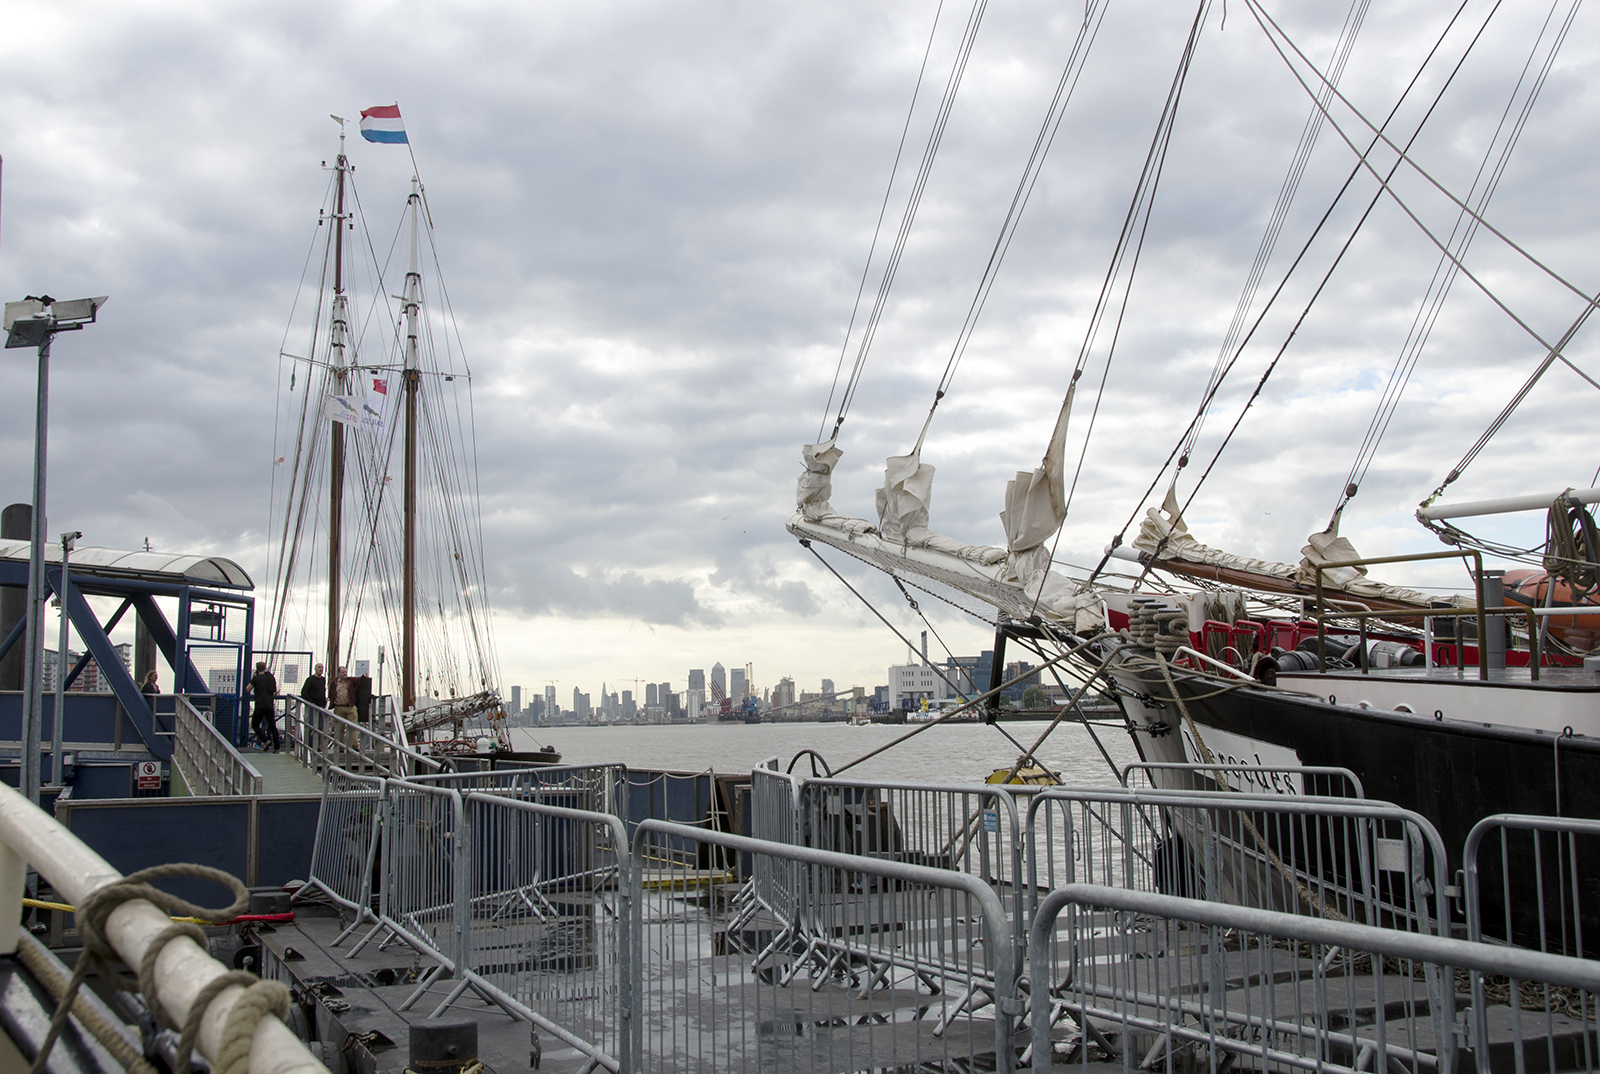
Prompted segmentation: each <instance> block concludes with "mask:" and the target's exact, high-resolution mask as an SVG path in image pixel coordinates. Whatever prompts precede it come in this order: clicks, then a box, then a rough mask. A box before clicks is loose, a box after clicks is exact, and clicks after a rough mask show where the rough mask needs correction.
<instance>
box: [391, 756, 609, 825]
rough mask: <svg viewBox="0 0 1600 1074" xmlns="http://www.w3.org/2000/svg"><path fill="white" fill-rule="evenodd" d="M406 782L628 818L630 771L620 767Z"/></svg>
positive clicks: (548, 768)
mask: <svg viewBox="0 0 1600 1074" xmlns="http://www.w3.org/2000/svg"><path fill="white" fill-rule="evenodd" d="M406 778H407V779H408V780H410V781H411V782H413V783H422V784H426V785H429V786H435V787H449V788H451V789H453V790H456V791H459V792H461V793H462V794H467V793H470V792H472V791H481V792H484V793H490V794H510V795H513V796H519V795H532V796H533V798H534V800H535V801H540V802H544V803H545V804H547V805H560V806H566V807H567V808H569V809H583V810H587V811H589V812H591V813H609V814H612V815H613V816H618V817H625V816H627V810H628V768H627V766H626V765H621V764H600V765H515V766H512V767H507V768H498V769H495V770H493V771H486V772H437V773H428V774H425V775H418V776H407V777H406Z"/></svg>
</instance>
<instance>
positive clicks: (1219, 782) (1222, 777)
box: [1118, 761, 1367, 798]
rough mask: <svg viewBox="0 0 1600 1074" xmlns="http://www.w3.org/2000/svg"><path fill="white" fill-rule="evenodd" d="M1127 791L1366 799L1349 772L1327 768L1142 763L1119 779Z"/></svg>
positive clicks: (1359, 785)
mask: <svg viewBox="0 0 1600 1074" xmlns="http://www.w3.org/2000/svg"><path fill="white" fill-rule="evenodd" d="M1118 778H1119V781H1120V782H1121V783H1122V785H1123V786H1124V787H1130V788H1138V789H1145V788H1150V789H1156V790H1168V791H1217V790H1231V791H1242V792H1246V793H1251V794H1303V795H1315V796H1317V797H1321V798H1365V797H1366V796H1367V795H1366V790H1365V788H1363V787H1362V786H1361V779H1360V777H1359V776H1357V775H1356V774H1355V773H1354V772H1352V771H1350V769H1348V768H1335V767H1329V766H1326V765H1263V764H1176V763H1170V762H1155V761H1140V762H1138V763H1135V764H1130V765H1129V766H1128V767H1126V768H1124V769H1123V770H1122V772H1121V774H1120V776H1119V777H1118Z"/></svg>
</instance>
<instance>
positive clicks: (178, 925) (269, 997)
mask: <svg viewBox="0 0 1600 1074" xmlns="http://www.w3.org/2000/svg"><path fill="white" fill-rule="evenodd" d="M180 876H181V877H191V878H194V879H198V880H209V881H211V882H212V883H214V884H219V885H221V886H223V887H225V888H227V889H229V890H230V891H231V892H233V894H234V901H233V903H232V904H231V905H229V906H226V907H223V908H222V909H218V910H210V909H207V908H205V907H203V906H196V905H194V904H193V903H191V902H189V901H187V900H185V899H180V898H179V897H178V896H176V895H170V894H168V893H167V892H165V891H161V890H160V889H158V888H155V887H152V886H151V885H150V881H153V880H166V879H169V878H171V877H180ZM132 899H144V900H145V901H147V902H150V903H152V904H154V905H155V906H157V907H159V908H160V909H161V910H163V911H165V912H166V913H167V914H169V915H173V916H177V917H193V918H197V919H199V920H201V921H204V922H208V923H211V924H215V923H218V922H222V921H227V920H228V919H230V918H234V917H238V916H239V915H240V914H242V913H244V912H245V911H246V910H248V909H249V908H250V893H249V892H248V891H246V890H245V886H244V884H242V883H241V882H240V881H239V879H238V878H237V877H235V876H233V875H231V874H229V873H225V872H223V871H222V870H221V869H213V868H210V867H209V866H205V865H189V864H173V865H157V866H154V867H152V868H149V869H140V870H139V871H138V872H135V873H130V874H128V875H127V876H125V877H123V878H122V879H121V880H119V881H117V882H115V883H113V884H107V885H106V886H105V887H103V888H100V889H99V890H97V891H94V892H92V893H91V894H90V895H89V897H88V898H86V899H84V900H83V905H82V906H81V907H79V909H78V914H77V916H78V932H79V934H80V935H81V936H82V937H83V954H82V956H80V957H79V959H78V963H77V966H76V967H74V969H73V971H72V979H71V980H70V981H68V982H67V987H66V991H65V992H63V993H62V995H61V997H60V1002H59V1003H58V1004H57V1006H56V1012H55V1015H54V1016H53V1017H52V1018H51V1019H50V1032H49V1033H48V1034H47V1035H46V1036H45V1039H44V1044H43V1046H42V1047H40V1049H39V1055H38V1057H37V1058H35V1059H34V1061H33V1067H32V1070H31V1072H30V1074H43V1071H44V1069H45V1066H46V1064H47V1063H48V1062H49V1059H50V1052H51V1049H52V1048H54V1047H55V1042H56V1040H57V1038H59V1037H60V1036H61V1031H62V1029H63V1028H65V1026H66V1023H67V1016H68V1014H69V1013H70V1012H71V1011H72V1009H73V1003H74V1001H75V1000H76V998H77V995H78V989H79V988H81V987H82V985H83V982H84V980H85V979H86V978H87V977H88V976H89V974H90V972H91V971H93V972H97V973H99V974H100V976H101V977H102V978H104V979H105V980H106V981H108V982H110V983H111V984H112V985H114V986H115V987H117V988H120V989H122V990H123V991H126V992H138V993H139V995H140V996H141V997H142V998H143V999H144V1003H145V1006H146V1007H148V1008H149V1010H150V1014H151V1016H152V1017H153V1018H155V1019H156V1020H157V1021H158V1022H161V1023H163V1024H165V1025H166V1026H168V1027H169V1028H172V1029H175V1030H177V1031H178V1033H179V1037H178V1054H177V1068H178V1071H179V1074H188V1071H189V1069H190V1067H189V1057H190V1054H191V1053H192V1052H193V1050H194V1044H195V1040H196V1039H197V1038H198V1037H199V1035H200V1025H201V1023H202V1022H203V1021H204V1020H205V1015H206V1011H207V1010H208V1009H209V1008H210V1006H211V1004H212V1002H213V1001H214V1000H215V999H216V998H217V997H218V996H219V995H221V994H222V992H223V991H224V990H225V989H227V988H230V987H232V986H234V985H240V986H242V987H243V988H244V990H245V992H244V995H243V996H240V997H239V999H238V1001H237V1002H235V1003H234V1005H233V1008H232V1009H231V1010H230V1011H229V1012H228V1017H227V1021H226V1022H225V1023H224V1025H223V1030H222V1046H221V1048H220V1049H219V1051H218V1054H217V1055H216V1056H215V1057H213V1058H214V1060H215V1061H214V1062H213V1064H212V1069H214V1070H215V1071H216V1072H217V1074H248V1071H249V1069H250V1045H251V1042H252V1040H253V1039H254V1038H255V1031H256V1026H257V1025H258V1024H259V1023H260V1021H261V1019H262V1018H263V1017H264V1016H265V1015H267V1014H274V1015H276V1016H277V1017H279V1018H284V1017H286V1016H287V1015H288V1013H289V999H290V996H289V989H288V987H287V986H286V985H284V984H282V983H281V982H279V981H263V980H261V979H260V978H258V977H257V976H256V975H255V974H253V973H244V972H242V971H236V972H231V973H225V974H223V975H221V976H220V977H217V978H216V979H214V980H212V981H210V982H209V983H207V984H206V985H205V987H203V988H201V989H200V992H199V994H198V995H196V996H195V998H194V1002H193V1003H191V1004H190V1005H189V1015H188V1017H187V1018H185V1019H184V1020H183V1025H182V1026H179V1025H177V1023H176V1022H175V1021H174V1020H173V1019H172V1018H171V1017H170V1016H169V1015H168V1014H167V1011H166V1008H165V1007H163V1006H162V1004H161V1000H160V997H159V996H158V995H157V994H156V982H155V967H156V960H157V959H158V958H159V957H160V956H161V952H162V951H163V950H164V949H165V948H166V946H167V944H168V943H170V942H172V941H173V940H175V939H177V938H178V937H180V936H187V937H188V938H189V939H191V940H193V941H194V942H195V943H196V944H198V945H199V946H200V948H201V949H202V950H204V949H205V947H206V934H205V933H204V932H203V931H201V929H200V927H199V926H198V925H196V924H193V923H192V922H188V921H178V922H174V923H173V924H171V925H169V926H167V927H166V928H164V929H162V930H161V931H160V932H158V933H156V935H155V937H154V938H153V939H152V940H151V941H150V943H149V945H148V946H147V947H146V948H145V951H144V955H143V957H142V958H141V959H140V960H139V968H138V974H137V976H136V977H134V978H129V977H126V976H124V975H123V974H121V973H118V972H117V971H115V970H114V969H112V968H111V965H110V964H109V960H112V959H116V958H118V957H119V956H118V955H117V952H116V951H115V950H114V949H113V948H112V947H111V945H110V944H109V943H107V942H106V938H105V928H106V921H107V920H108V919H109V918H110V917H111V914H112V912H113V911H114V910H116V909H117V908H118V907H119V906H121V905H122V904H123V903H125V902H128V901H129V900H132Z"/></svg>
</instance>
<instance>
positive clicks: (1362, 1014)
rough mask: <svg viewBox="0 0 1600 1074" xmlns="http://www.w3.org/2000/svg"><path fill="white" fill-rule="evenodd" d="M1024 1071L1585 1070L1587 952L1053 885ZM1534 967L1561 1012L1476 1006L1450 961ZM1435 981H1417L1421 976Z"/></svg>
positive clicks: (1034, 951)
mask: <svg viewBox="0 0 1600 1074" xmlns="http://www.w3.org/2000/svg"><path fill="white" fill-rule="evenodd" d="M1028 956H1029V961H1028V967H1029V974H1030V978H1031V983H1032V987H1031V989H1030V992H1029V1006H1030V1012H1029V1013H1030V1017H1029V1023H1030V1026H1031V1029H1032V1034H1031V1039H1032V1042H1033V1043H1032V1045H1031V1053H1032V1054H1031V1055H1030V1056H1029V1057H1028V1058H1029V1059H1030V1060H1031V1062H1032V1069H1033V1071H1034V1072H1035V1074H1042V1072H1047V1071H1049V1070H1051V1069H1052V1060H1053V1059H1054V1058H1055V1056H1054V1054H1053V1053H1055V1052H1056V1051H1057V1050H1058V1049H1060V1050H1063V1051H1065V1052H1066V1053H1067V1055H1068V1057H1070V1060H1071V1062H1073V1063H1077V1062H1088V1061H1089V1060H1090V1058H1091V1057H1093V1058H1095V1059H1102V1060H1109V1061H1113V1062H1115V1061H1119V1060H1120V1062H1121V1063H1122V1065H1123V1069H1128V1068H1129V1067H1132V1066H1138V1067H1140V1068H1142V1069H1156V1068H1158V1066H1164V1067H1165V1068H1166V1069H1169V1070H1171V1069H1176V1068H1178V1067H1179V1066H1184V1067H1189V1066H1192V1067H1193V1068H1194V1069H1199V1070H1205V1069H1211V1070H1225V1069H1228V1068H1230V1067H1234V1068H1244V1069H1266V1070H1307V1071H1310V1070H1315V1071H1332V1072H1340V1074H1355V1072H1357V1071H1392V1072H1396V1074H1400V1072H1408V1074H1422V1072H1424V1071H1427V1072H1430V1074H1432V1072H1438V1074H1448V1072H1451V1071H1454V1070H1456V1069H1458V1067H1459V1066H1462V1065H1465V1066H1467V1067H1469V1068H1470V1067H1472V1066H1475V1067H1476V1069H1477V1070H1478V1071H1480V1072H1481V1074H1490V1071H1491V1070H1495V1071H1509V1070H1516V1071H1518V1072H1521V1071H1533V1070H1574V1069H1576V1070H1593V1069H1594V1068H1595V1063H1596V1060H1595V1055H1596V1051H1595V1043H1596V1042H1595V1026H1596V1022H1595V1020H1594V1012H1595V993H1596V991H1597V990H1600V963H1597V962H1594V961H1590V960H1585V959H1576V958H1569V957H1563V956H1559V955H1551V954H1545V953H1541V952H1535V951H1524V950H1516V949H1511V948H1504V947H1495V946H1492V945H1489V944H1481V943H1472V942H1470V941H1467V940H1457V939H1450V938H1446V937H1440V936H1433V935H1428V934H1423V933H1417V932H1408V931H1403V930H1396V929H1387V928H1377V927H1373V926H1370V925H1364V924H1357V923H1354V922H1347V921H1336V920H1330V919H1327V918H1318V917H1310V916H1306V915H1303V914H1288V913H1282V912H1278V911H1273V910H1265V909H1260V908H1254V907H1241V906H1234V905H1227V904H1222V903H1217V902H1211V901H1206V900H1200V899H1189V898H1182V897H1179V896H1175V895H1166V894H1161V893H1156V892H1146V891H1133V890H1129V889H1126V888H1112V887H1106V886H1101V885H1094V884H1069V885H1065V886H1062V887H1060V888H1057V889H1056V890H1054V891H1051V892H1050V893H1049V894H1048V895H1046V896H1045V897H1044V898H1043V899H1042V900H1041V901H1040V905H1039V908H1038V911H1037V913H1036V914H1035V915H1034V918H1033V922H1032V925H1031V927H1030V929H1029V935H1028ZM1484 977H1494V978H1501V979H1512V980H1521V981H1524V982H1539V983H1540V984H1542V985H1546V986H1549V987H1550V988H1553V989H1556V990H1559V991H1561V992H1562V993H1563V994H1564V995H1566V996H1568V997H1570V998H1571V1002H1572V1003H1573V1005H1574V1013H1573V1014H1572V1015H1570V1016H1558V1015H1556V1014H1555V1013H1554V1012H1553V1011H1550V1010H1539V1011H1526V1010H1522V1009H1520V1008H1517V1007H1515V1006H1512V1007H1506V1006H1495V1007H1488V1008H1485V1007H1484V1006H1482V1005H1481V1003H1475V1004H1474V1009H1473V1011H1472V1012H1470V1013H1468V1012H1463V1014H1464V1015H1466V1016H1465V1017H1463V1018H1460V1019H1458V1018H1457V1015H1456V1003H1457V992H1458V989H1459V987H1460V984H1461V983H1462V979H1463V978H1471V979H1473V980H1474V981H1475V980H1478V979H1481V978H1484ZM1434 980H1446V981H1448V982H1450V983H1451V985H1452V987H1449V988H1446V989H1444V990H1442V991H1435V990H1434V989H1433V988H1432V987H1431V986H1429V985H1427V983H1426V982H1430V981H1434Z"/></svg>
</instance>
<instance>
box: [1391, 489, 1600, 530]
mask: <svg viewBox="0 0 1600 1074" xmlns="http://www.w3.org/2000/svg"><path fill="white" fill-rule="evenodd" d="M1558 496H1565V497H1566V498H1567V499H1569V500H1574V501H1576V502H1577V503H1600V489H1567V490H1566V491H1565V492H1552V493H1549V494H1547V495H1537V494H1536V495H1533V496H1507V497H1505V498H1503V499H1499V500H1474V501H1473V502H1471V503H1440V504H1435V505H1434V506H1432V507H1422V508H1419V509H1418V510H1417V517H1418V518H1420V519H1426V520H1428V521H1432V522H1438V521H1441V520H1443V519H1446V518H1472V517H1474V516H1476V515H1505V514H1510V513H1511V512H1513V511H1544V510H1547V509H1548V508H1549V507H1550V505H1551V504H1553V503H1555V502H1556V497H1558Z"/></svg>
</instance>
